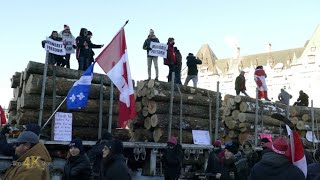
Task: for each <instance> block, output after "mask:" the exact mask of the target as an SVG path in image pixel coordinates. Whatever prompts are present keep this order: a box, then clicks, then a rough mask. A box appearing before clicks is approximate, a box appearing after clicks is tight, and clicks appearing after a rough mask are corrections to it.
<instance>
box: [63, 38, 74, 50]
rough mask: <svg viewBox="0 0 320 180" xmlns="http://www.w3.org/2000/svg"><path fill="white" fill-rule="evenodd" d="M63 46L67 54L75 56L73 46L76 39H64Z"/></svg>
mask: <svg viewBox="0 0 320 180" xmlns="http://www.w3.org/2000/svg"><path fill="white" fill-rule="evenodd" d="M62 41H63V44H64V45H65V48H66V54H74V53H75V51H74V48H73V45H74V44H75V39H74V38H70V37H68V38H63V40H62Z"/></svg>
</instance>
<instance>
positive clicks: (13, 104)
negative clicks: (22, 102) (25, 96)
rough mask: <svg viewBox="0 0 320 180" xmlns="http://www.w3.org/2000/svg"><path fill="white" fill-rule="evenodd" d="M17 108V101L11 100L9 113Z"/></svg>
mask: <svg viewBox="0 0 320 180" xmlns="http://www.w3.org/2000/svg"><path fill="white" fill-rule="evenodd" d="M16 110H17V101H10V102H9V106H8V113H10V112H11V111H16Z"/></svg>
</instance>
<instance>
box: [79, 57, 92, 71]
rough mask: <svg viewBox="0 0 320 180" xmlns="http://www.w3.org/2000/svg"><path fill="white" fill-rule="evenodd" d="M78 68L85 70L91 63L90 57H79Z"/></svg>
mask: <svg viewBox="0 0 320 180" xmlns="http://www.w3.org/2000/svg"><path fill="white" fill-rule="evenodd" d="M78 62H79V70H82V71H85V70H87V68H88V67H89V66H90V65H91V61H90V58H87V57H79V60H78Z"/></svg>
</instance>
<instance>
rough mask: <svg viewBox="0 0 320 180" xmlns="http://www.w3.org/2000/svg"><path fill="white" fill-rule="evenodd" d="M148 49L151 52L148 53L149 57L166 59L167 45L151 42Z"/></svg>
mask: <svg viewBox="0 0 320 180" xmlns="http://www.w3.org/2000/svg"><path fill="white" fill-rule="evenodd" d="M150 48H151V50H150V51H149V56H158V57H163V58H167V49H168V45H167V44H163V43H156V42H151V43H150Z"/></svg>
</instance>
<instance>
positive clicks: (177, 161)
mask: <svg viewBox="0 0 320 180" xmlns="http://www.w3.org/2000/svg"><path fill="white" fill-rule="evenodd" d="M182 160H183V153H182V147H181V145H180V144H177V139H176V138H175V137H171V138H169V139H168V142H167V148H166V149H165V150H164V153H163V156H162V159H161V161H162V163H163V164H164V179H165V180H176V179H178V178H179V176H180V171H181V165H182Z"/></svg>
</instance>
